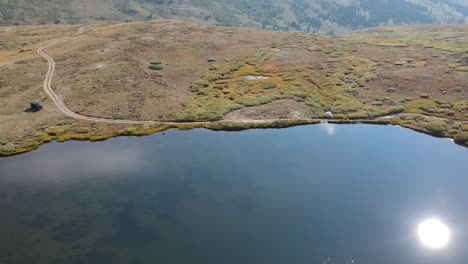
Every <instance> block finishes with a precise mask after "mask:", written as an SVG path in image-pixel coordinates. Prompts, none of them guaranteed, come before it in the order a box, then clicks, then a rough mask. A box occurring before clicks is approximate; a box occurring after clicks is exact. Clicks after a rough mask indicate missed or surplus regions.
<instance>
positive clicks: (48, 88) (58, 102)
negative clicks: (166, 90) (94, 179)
mask: <svg viewBox="0 0 468 264" xmlns="http://www.w3.org/2000/svg"><path fill="white" fill-rule="evenodd" d="M85 28H86V26H82V27H80V28H79V29H78V33H77V34H76V35H80V34H82V33H83V32H84V29H85ZM65 38H67V37H65ZM65 38H61V39H57V40H54V41H52V42H50V43H49V44H47V45H44V46H41V47H39V48H38V49H37V54H39V55H40V56H41V57H43V58H44V59H46V60H47V63H48V65H49V66H48V70H47V74H46V77H45V79H44V85H43V87H44V91H45V92H46V93H47V95H48V96H49V98H50V99H51V100H52V102H54V104H55V106H57V108H58V109H59V110H60V112H62V113H63V114H64V115H66V116H68V117H71V118H75V119H79V120H83V121H88V122H95V123H113V124H155V123H163V124H180V123H182V122H165V121H156V120H155V121H140V120H129V119H107V118H98V117H90V116H85V115H80V114H77V113H75V112H73V111H71V110H70V109H69V108H68V107H67V106H66V105H65V103H64V102H63V100H62V98H61V97H60V96H59V95H57V94H56V93H55V92H54V90H53V89H52V79H53V78H54V74H55V68H56V64H55V60H54V59H53V58H52V57H51V56H49V55H48V54H47V53H46V52H45V50H46V49H47V48H49V47H51V46H53V45H55V44H57V42H59V41H61V40H63V39H65ZM203 123H209V122H190V123H189V122H186V123H184V124H203Z"/></svg>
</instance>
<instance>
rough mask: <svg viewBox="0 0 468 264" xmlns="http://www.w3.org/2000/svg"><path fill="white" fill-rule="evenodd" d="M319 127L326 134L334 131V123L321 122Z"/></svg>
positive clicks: (331, 133) (332, 133) (330, 134)
mask: <svg viewBox="0 0 468 264" xmlns="http://www.w3.org/2000/svg"><path fill="white" fill-rule="evenodd" d="M320 127H321V128H322V130H324V131H325V132H326V133H327V135H329V136H333V135H335V133H336V125H335V124H330V123H322V124H320Z"/></svg>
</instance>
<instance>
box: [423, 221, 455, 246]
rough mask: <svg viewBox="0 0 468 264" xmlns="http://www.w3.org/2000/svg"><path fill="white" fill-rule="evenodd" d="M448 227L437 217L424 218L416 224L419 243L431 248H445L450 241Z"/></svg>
mask: <svg viewBox="0 0 468 264" xmlns="http://www.w3.org/2000/svg"><path fill="white" fill-rule="evenodd" d="M450 236H451V234H450V229H449V227H448V226H447V225H446V224H444V223H443V222H442V221H441V220H439V219H437V218H430V219H426V220H424V221H423V222H421V223H420V224H419V226H418V237H419V240H420V241H421V243H422V244H423V245H424V246H425V247H428V248H431V249H442V248H445V247H446V246H447V245H448V244H449V242H450Z"/></svg>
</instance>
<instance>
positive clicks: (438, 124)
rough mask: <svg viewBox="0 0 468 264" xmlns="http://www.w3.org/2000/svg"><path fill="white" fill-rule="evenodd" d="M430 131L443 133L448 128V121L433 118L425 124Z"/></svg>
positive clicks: (438, 133)
mask: <svg viewBox="0 0 468 264" xmlns="http://www.w3.org/2000/svg"><path fill="white" fill-rule="evenodd" d="M424 128H426V129H427V130H428V131H430V132H432V133H435V134H437V135H441V134H442V133H443V132H444V131H446V130H447V123H446V122H445V121H442V120H432V121H430V122H428V123H426V124H425V125H424Z"/></svg>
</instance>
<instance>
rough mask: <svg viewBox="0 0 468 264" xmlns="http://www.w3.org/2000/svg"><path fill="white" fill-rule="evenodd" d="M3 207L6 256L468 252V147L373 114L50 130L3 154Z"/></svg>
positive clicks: (408, 260) (405, 261)
mask: <svg viewBox="0 0 468 264" xmlns="http://www.w3.org/2000/svg"><path fill="white" fill-rule="evenodd" d="M0 213H1V215H0V263H1V264H13V263H14V264H16V263H24V264H36V263H37V264H43V263H51V264H52V263H54V264H56V263H60V264H61V263H64V264H65V263H66V264H81V263H82V264H106V263H113V264H114V263H117V264H119V263H132V264H139V263H141V264H147V263H164V264H179V263H180V264H188V263H190V264H192V263H203V264H211V263H213V264H214V263H216V264H224V263H226V264H231V263H232V264H234V263H235V264H239V263H243V264H250V263H252V264H254V263H255V264H262V263H268V264H274V263H285V264H286V263H288V264H289V263H291V264H332V263H336V264H351V263H360V264H465V263H468V262H467V261H468V149H466V148H463V147H460V146H457V145H455V144H453V143H452V142H450V141H449V140H447V139H437V138H433V137H430V136H427V135H423V134H419V133H416V132H413V131H410V130H407V129H403V128H399V127H389V126H370V125H341V126H333V125H315V126H302V127H296V128H289V129H281V130H273V129H272V130H250V131H244V132H212V131H208V130H202V129H199V130H192V131H177V130H171V131H168V132H167V133H166V134H165V135H162V134H158V135H153V136H149V137H143V138H117V139H112V140H109V141H106V142H100V143H90V142H68V143H63V144H59V143H51V144H48V145H45V146H43V147H41V148H40V149H39V150H37V151H34V152H30V153H27V154H24V155H20V156H16V157H11V158H2V159H0ZM432 217H437V218H439V219H440V220H442V221H443V222H444V223H445V224H446V225H448V227H449V228H450V232H451V238H450V241H449V244H448V245H447V246H446V247H445V248H443V249H436V250H435V249H430V248H427V247H425V246H423V244H422V243H421V242H420V240H419V238H418V235H417V227H418V225H419V223H420V222H422V221H423V220H425V219H427V218H432Z"/></svg>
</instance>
